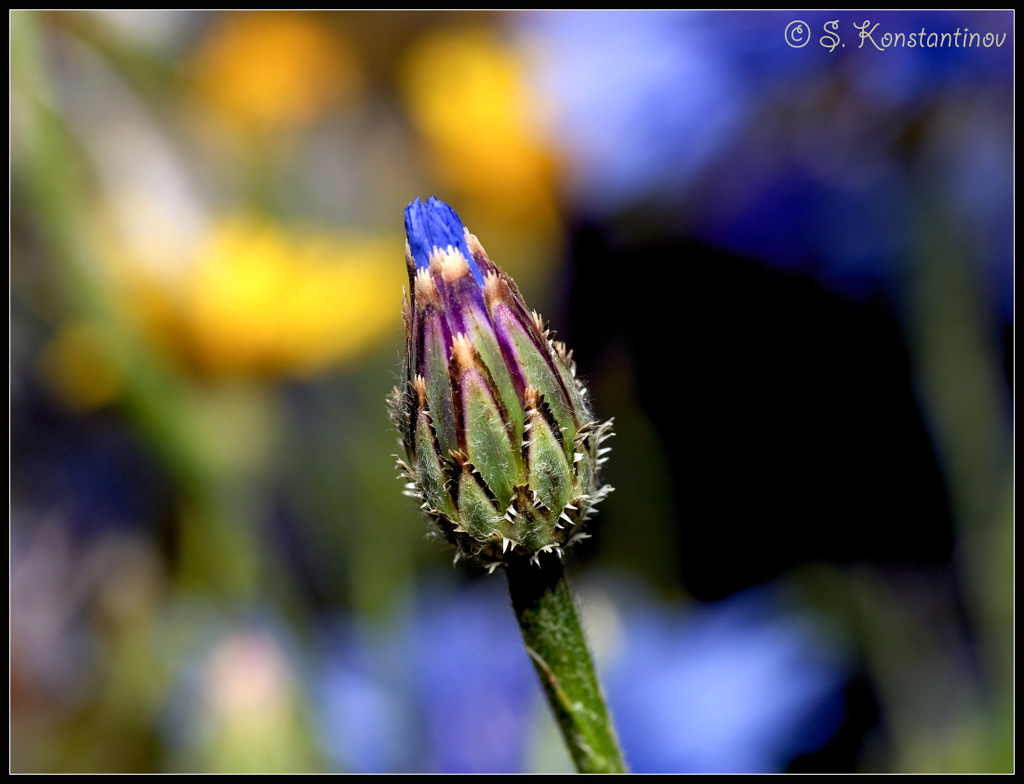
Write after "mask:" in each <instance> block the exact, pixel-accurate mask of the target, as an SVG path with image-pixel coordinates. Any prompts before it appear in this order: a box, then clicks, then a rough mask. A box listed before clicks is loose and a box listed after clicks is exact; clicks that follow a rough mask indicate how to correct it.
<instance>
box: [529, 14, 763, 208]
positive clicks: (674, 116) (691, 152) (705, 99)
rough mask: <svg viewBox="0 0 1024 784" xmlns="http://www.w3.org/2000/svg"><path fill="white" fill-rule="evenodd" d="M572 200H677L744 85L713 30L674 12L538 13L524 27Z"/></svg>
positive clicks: (734, 122)
mask: <svg viewBox="0 0 1024 784" xmlns="http://www.w3.org/2000/svg"><path fill="white" fill-rule="evenodd" d="M528 25H529V26H528V34H529V35H530V36H531V37H532V38H533V40H534V42H535V43H536V45H537V50H539V52H540V54H539V56H538V57H537V59H536V65H537V68H536V73H535V74H534V79H535V81H536V83H537V85H536V86H537V88H538V89H539V91H540V94H541V95H542V96H544V97H545V98H546V102H547V103H549V104H550V105H551V106H552V107H555V108H554V116H553V117H552V118H551V122H552V124H553V133H554V136H555V141H556V144H557V145H558V147H559V148H560V149H561V150H562V152H563V154H564V155H565V156H566V158H567V159H568V160H569V161H570V164H571V173H570V177H571V179H572V182H571V183H570V187H571V189H572V193H573V197H574V198H575V200H576V201H577V202H578V203H580V204H583V205H585V206H586V207H587V208H588V209H592V210H596V211H598V212H604V211H607V210H610V209H615V208H619V207H621V206H623V205H628V204H630V203H632V202H634V201H639V200H642V199H646V198H649V197H650V196H651V195H658V194H659V193H660V192H661V191H662V190H666V189H667V190H669V191H670V192H671V193H673V194H675V193H678V192H679V190H680V189H681V188H683V187H685V186H686V185H688V184H689V183H690V182H691V180H692V177H693V176H694V175H695V174H696V173H697V172H698V171H700V169H701V168H702V167H703V166H704V165H706V163H707V161H708V160H709V159H711V158H713V157H714V156H715V155H717V154H720V153H721V152H722V151H723V150H724V149H725V148H726V147H727V146H728V144H729V143H730V142H731V141H732V140H733V139H734V138H735V135H736V133H737V132H738V131H739V129H740V127H741V124H742V121H743V120H744V118H745V116H746V114H747V112H748V111H749V97H748V96H747V95H746V87H745V85H744V83H743V82H742V80H741V78H740V77H741V75H740V74H739V73H738V72H737V69H736V67H735V65H734V64H733V63H732V62H730V60H729V58H728V52H727V51H723V50H722V49H721V48H720V43H721V42H720V32H719V28H718V27H717V26H716V25H715V24H713V23H712V20H711V19H710V18H709V17H707V16H703V15H697V14H691V13H679V12H657V13H651V12H640V13H627V12H615V11H609V12H587V13H576V12H564V13H544V14H541V15H538V16H535V17H532V18H531V19H530V20H529V22H528Z"/></svg>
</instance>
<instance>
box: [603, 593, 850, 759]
mask: <svg viewBox="0 0 1024 784" xmlns="http://www.w3.org/2000/svg"><path fill="white" fill-rule="evenodd" d="M779 604H780V603H779V601H778V600H777V599H776V598H775V597H773V596H772V595H771V594H770V593H768V592H767V591H765V590H758V589H752V590H750V591H747V592H745V593H743V594H740V595H738V596H735V597H733V598H731V599H727V600H724V601H720V602H717V603H714V604H709V605H706V606H703V607H700V608H698V609H696V610H693V611H680V610H675V609H671V608H668V607H658V606H652V605H647V606H640V607H630V608H628V609H625V608H624V611H623V613H622V620H623V622H624V628H623V631H622V639H623V643H624V647H623V649H622V651H621V653H620V655H619V656H618V657H617V660H616V661H615V662H612V663H609V666H608V667H607V679H606V681H605V686H606V688H607V691H608V700H609V704H610V706H611V710H612V715H613V716H614V718H615V721H616V724H617V725H618V727H619V732H620V735H621V739H622V744H623V748H624V749H625V752H626V758H627V760H628V762H629V764H630V766H631V768H632V770H634V771H635V772H638V773H697V772H700V773H767V772H774V771H782V770H785V768H786V766H787V764H788V763H789V762H791V761H792V760H793V759H794V758H796V757H797V756H799V755H800V754H802V753H806V752H809V751H813V750H815V749H817V748H819V747H820V746H821V745H823V744H824V743H825V742H826V741H827V740H828V739H829V737H830V736H831V735H832V734H833V733H834V732H835V730H836V729H837V728H838V726H839V723H840V720H841V718H842V715H843V699H842V688H843V684H844V683H845V680H846V673H845V671H844V670H845V668H844V666H843V662H842V660H841V658H840V657H839V656H838V655H837V654H836V653H835V652H834V651H832V650H830V648H829V646H828V645H827V644H825V643H824V642H823V640H822V638H821V636H820V630H816V629H815V628H814V627H813V626H812V625H811V624H810V623H809V620H808V619H807V618H805V617H801V616H800V615H799V614H797V613H793V612H787V611H785V610H784V609H782V608H780V606H779Z"/></svg>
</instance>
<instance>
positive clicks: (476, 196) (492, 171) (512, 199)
mask: <svg viewBox="0 0 1024 784" xmlns="http://www.w3.org/2000/svg"><path fill="white" fill-rule="evenodd" d="M402 86H403V91H404V95H405V98H406V101H407V103H408V106H409V111H410V114H411V117H412V120H413V123H414V124H415V126H416V128H417V130H418V131H419V132H420V133H421V134H422V135H423V136H424V138H425V139H426V141H427V142H428V146H429V151H430V154H431V158H432V163H433V165H434V168H435V169H436V174H437V176H438V177H439V178H441V179H442V180H443V181H444V183H445V185H446V187H448V188H451V189H455V190H457V191H459V192H460V193H459V195H460V196H462V197H464V198H466V199H467V200H468V201H470V202H473V203H475V204H476V205H477V208H478V209H480V210H481V211H498V212H501V213H504V214H505V215H507V216H510V217H514V218H517V219H530V220H537V219H540V220H546V221H547V222H549V223H550V222H551V221H552V220H556V219H557V211H556V209H555V205H554V189H553V170H554V166H553V163H554V162H553V157H552V150H551V149H550V148H549V146H548V145H547V144H546V143H545V142H544V140H543V138H542V137H541V136H540V135H539V133H538V132H537V128H536V123H535V120H536V114H535V112H536V110H537V106H536V98H535V96H533V95H532V94H531V92H530V90H529V86H528V84H527V81H526V77H525V67H524V63H523V62H522V60H521V58H520V57H519V55H518V54H517V52H516V51H515V50H514V49H513V48H512V47H510V46H509V45H507V44H506V43H505V42H503V41H502V39H501V38H499V36H498V35H497V33H496V32H495V31H494V30H492V29H490V28H488V27H459V28H454V29H448V30H439V31H433V32H430V33H428V34H427V35H425V36H423V37H422V38H420V39H419V40H418V41H417V42H416V43H414V44H413V46H412V47H411V48H410V50H409V52H408V55H407V57H406V58H405V61H404V68H403V70H402Z"/></svg>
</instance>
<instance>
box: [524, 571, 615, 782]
mask: <svg viewBox="0 0 1024 784" xmlns="http://www.w3.org/2000/svg"><path fill="white" fill-rule="evenodd" d="M539 564H540V565H539V567H538V566H537V565H535V564H531V563H530V562H529V561H528V560H527V559H521V560H518V561H515V562H513V563H510V564H509V565H508V566H507V567H506V569H505V572H506V573H507V574H508V587H509V592H510V593H511V595H512V607H513V609H514V610H515V612H516V618H517V619H518V620H519V628H520V629H521V630H522V633H523V642H525V643H526V651H527V653H529V654H530V658H531V659H533V666H534V668H535V669H536V670H537V675H539V676H540V682H541V685H542V686H543V687H544V693H545V694H547V697H548V702H549V703H550V704H551V709H552V710H553V711H554V713H555V719H556V720H557V721H558V725H559V727H561V729H562V735H563V736H564V737H565V743H566V745H567V746H568V747H569V753H570V754H571V755H572V759H573V762H574V763H575V764H576V769H577V770H578V771H579V772H580V773H625V772H627V771H626V763H625V761H624V760H623V758H622V752H621V751H620V749H619V742H618V738H617V737H616V735H615V728H614V727H613V726H612V722H611V718H610V716H609V715H608V709H607V707H605V703H604V697H603V695H602V694H601V687H600V685H599V684H598V682H597V675H596V673H595V672H594V664H593V661H592V660H591V658H590V651H589V649H588V648H587V640H586V637H585V636H584V634H583V628H582V626H580V621H579V616H578V614H577V612H576V604H575V602H574V601H573V597H572V593H571V592H570V590H569V584H568V583H567V582H566V580H565V574H564V572H563V571H562V562H561V561H560V560H559V559H558V558H557V557H555V556H551V555H549V556H545V557H541V558H540V561H539Z"/></svg>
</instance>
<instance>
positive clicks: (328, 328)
mask: <svg viewBox="0 0 1024 784" xmlns="http://www.w3.org/2000/svg"><path fill="white" fill-rule="evenodd" d="M396 248H397V249H398V250H397V251H396ZM396 252H399V253H400V252H401V238H400V237H399V236H396V237H381V236H368V235H354V234H344V233H326V232H317V231H312V230H305V229H299V228H285V227H282V226H279V225H276V224H273V223H270V222H267V221H262V220H259V219H257V218H253V217H246V216H234V217H224V218H220V219H217V220H215V221H214V222H213V224H212V226H211V228H210V230H209V231H208V233H207V234H205V235H204V236H203V237H202V238H201V239H200V240H199V242H198V244H197V247H196V248H195V251H194V253H193V254H192V257H191V258H190V259H188V260H186V261H184V262H183V263H182V264H181V265H180V266H179V268H178V270H177V272H176V274H175V275H172V276H168V275H167V274H166V272H165V273H164V274H162V275H160V276H157V275H155V274H153V273H152V272H151V271H150V270H149V269H148V268H147V267H146V266H145V265H142V264H138V263H135V260H133V259H132V258H130V257H128V258H126V257H125V256H124V255H123V254H122V255H121V256H120V259H119V261H118V263H117V264H116V272H117V278H118V279H119V280H120V282H121V293H122V302H124V303H125V305H126V307H127V308H128V309H129V310H130V311H131V312H132V314H133V315H134V317H135V318H136V319H138V320H139V321H141V322H142V323H143V324H144V326H145V327H146V329H148V330H149V332H150V334H151V336H152V337H153V339H154V340H155V341H156V342H157V343H158V345H160V346H161V347H162V348H163V349H164V350H165V351H167V352H169V353H170V354H171V355H172V356H173V357H174V358H175V359H177V360H178V361H179V362H180V363H182V364H183V365H185V366H186V367H187V368H188V369H190V370H192V371H194V372H198V373H200V374H203V375H208V376H239V375H279V374H286V375H303V374H308V373H312V372H315V371H317V370H320V369H322V368H324V367H326V366H327V365H330V364H332V363H336V362H342V361H345V360H349V359H352V358H354V357H356V356H358V355H359V354H360V353H361V352H363V351H365V350H367V349H369V348H371V347H372V346H374V345H376V343H377V341H378V340H379V339H381V338H383V337H384V336H385V335H387V334H390V333H392V332H393V333H395V334H397V332H398V329H397V327H396V325H395V319H394V315H395V309H396V308H397V307H398V304H397V300H396V297H397V294H396V292H398V291H399V290H400V289H401V286H402V283H403V277H404V269H403V268H402V265H396V264H395V263H394V256H395V253H396Z"/></svg>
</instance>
